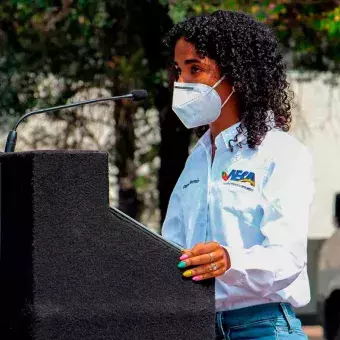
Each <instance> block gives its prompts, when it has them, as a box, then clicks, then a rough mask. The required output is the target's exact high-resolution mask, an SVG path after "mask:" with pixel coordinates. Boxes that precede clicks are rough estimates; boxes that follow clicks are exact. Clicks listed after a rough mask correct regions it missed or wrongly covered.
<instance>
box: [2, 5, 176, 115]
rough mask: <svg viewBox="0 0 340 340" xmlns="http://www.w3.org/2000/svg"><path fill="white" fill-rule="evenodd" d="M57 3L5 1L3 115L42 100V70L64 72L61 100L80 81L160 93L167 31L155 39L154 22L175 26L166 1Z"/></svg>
mask: <svg viewBox="0 0 340 340" xmlns="http://www.w3.org/2000/svg"><path fill="white" fill-rule="evenodd" d="M57 4H58V1H51V0H49V1H26V0H5V1H2V2H1V3H0V44H1V45H0V46H1V56H0V115H4V114H8V113H13V114H18V113H22V112H23V111H24V110H25V109H27V108H29V107H34V106H36V105H37V104H38V99H37V98H34V92H35V91H36V88H37V86H38V84H37V82H35V81H34V77H38V75H39V74H40V75H45V76H47V75H48V74H50V73H52V74H57V75H58V77H61V78H63V79H64V80H65V84H66V86H65V87H64V88H63V93H61V94H60V96H58V97H59V98H60V101H61V102H64V101H65V100H66V99H67V98H68V97H70V96H72V95H73V94H74V90H72V86H71V84H72V83H74V82H77V81H79V80H81V81H83V82H84V86H100V87H104V88H108V89H109V90H110V91H111V92H112V93H121V92H124V91H126V90H128V89H131V88H134V87H146V88H148V89H150V90H151V91H150V92H151V94H152V89H153V87H154V86H159V84H163V82H160V81H159V77H155V74H158V75H160V74H161V73H160V72H161V70H162V66H164V65H162V60H161V58H159V55H160V41H161V36H162V35H163V34H164V33H163V30H162V29H157V30H156V31H155V30H154V32H153V38H154V39H155V42H154V43H153V46H152V44H150V42H148V40H147V39H148V38H149V37H150V31H152V27H151V25H152V24H154V25H156V27H157V26H160V28H162V27H163V26H164V30H167V29H168V28H169V26H170V19H169V18H168V15H167V9H166V7H164V6H161V5H160V4H158V3H157V2H156V3H155V2H154V1H151V0H141V1H139V2H138V4H135V5H133V6H131V5H129V4H130V2H129V1H128V0H115V1H110V2H108V1H104V0H68V1H60V2H59V5H57ZM152 52H154V55H155V56H153V53H152ZM156 57H158V59H156ZM152 58H154V59H152ZM32 75H33V77H32ZM13 79H15V80H16V81H14V80H13ZM29 79H30V80H29ZM155 81H158V84H157V83H156V82H155ZM19 97H20V98H21V99H20V98H19ZM22 98H27V100H23V99H22ZM151 103H152V101H151ZM44 104H45V105H48V104H50V103H49V101H48V100H47V98H46V99H45V100H41V99H40V102H39V105H40V106H43V105H44ZM9 108H11V110H10V111H9Z"/></svg>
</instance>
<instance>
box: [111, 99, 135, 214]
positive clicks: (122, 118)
mask: <svg viewBox="0 0 340 340" xmlns="http://www.w3.org/2000/svg"><path fill="white" fill-rule="evenodd" d="M115 121H116V146H115V148H116V152H115V154H116V166H117V168H118V187H119V189H118V209H119V210H121V211H122V212H124V213H125V214H127V215H129V216H130V217H132V218H134V219H137V216H138V210H139V209H138V208H139V201H138V198H137V191H136V189H135V187H134V185H133V181H134V176H135V169H134V165H133V159H134V151H135V143H134V124H133V110H132V107H130V106H128V105H126V106H124V105H123V103H121V102H119V101H117V102H116V107H115Z"/></svg>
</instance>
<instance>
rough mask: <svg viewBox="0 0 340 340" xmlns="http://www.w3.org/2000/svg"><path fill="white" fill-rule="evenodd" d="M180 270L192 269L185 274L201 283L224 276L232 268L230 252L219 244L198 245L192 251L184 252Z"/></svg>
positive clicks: (184, 274)
mask: <svg viewBox="0 0 340 340" xmlns="http://www.w3.org/2000/svg"><path fill="white" fill-rule="evenodd" d="M180 260H181V262H180V263H179V264H178V268H181V269H183V268H186V267H192V266H194V267H193V268H190V269H188V270H186V271H185V272H184V273H183V276H185V277H193V278H192V279H193V280H194V281H201V280H206V279H210V278H212V277H217V276H220V275H223V274H224V273H225V272H226V270H228V269H229V268H230V258H229V255H228V252H227V250H226V249H225V248H223V247H222V246H221V245H220V244H219V243H217V242H208V243H198V244H196V245H195V246H194V247H193V248H192V249H186V250H183V251H182V256H181V257H180Z"/></svg>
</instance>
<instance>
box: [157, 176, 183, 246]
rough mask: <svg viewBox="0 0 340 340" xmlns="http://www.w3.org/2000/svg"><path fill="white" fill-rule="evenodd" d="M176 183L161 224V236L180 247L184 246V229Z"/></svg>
mask: <svg viewBox="0 0 340 340" xmlns="http://www.w3.org/2000/svg"><path fill="white" fill-rule="evenodd" d="M177 187H178V183H177V184H176V187H175V188H174V190H173V192H172V194H171V196H170V200H169V205H168V210H167V213H166V217H165V220H164V223H163V226H162V232H161V234H162V236H163V237H164V238H165V239H166V240H168V241H170V242H173V243H176V244H177V245H179V246H180V247H182V248H184V246H185V230H184V223H183V213H182V207H181V203H180V196H179V195H178V193H177V190H178V189H177Z"/></svg>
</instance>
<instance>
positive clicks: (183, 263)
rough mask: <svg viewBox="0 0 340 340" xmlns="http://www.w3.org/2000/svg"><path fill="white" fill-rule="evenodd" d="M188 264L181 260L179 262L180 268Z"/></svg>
mask: <svg viewBox="0 0 340 340" xmlns="http://www.w3.org/2000/svg"><path fill="white" fill-rule="evenodd" d="M186 265H187V264H186V263H185V262H184V261H182V262H180V263H179V264H178V268H185V267H186Z"/></svg>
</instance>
